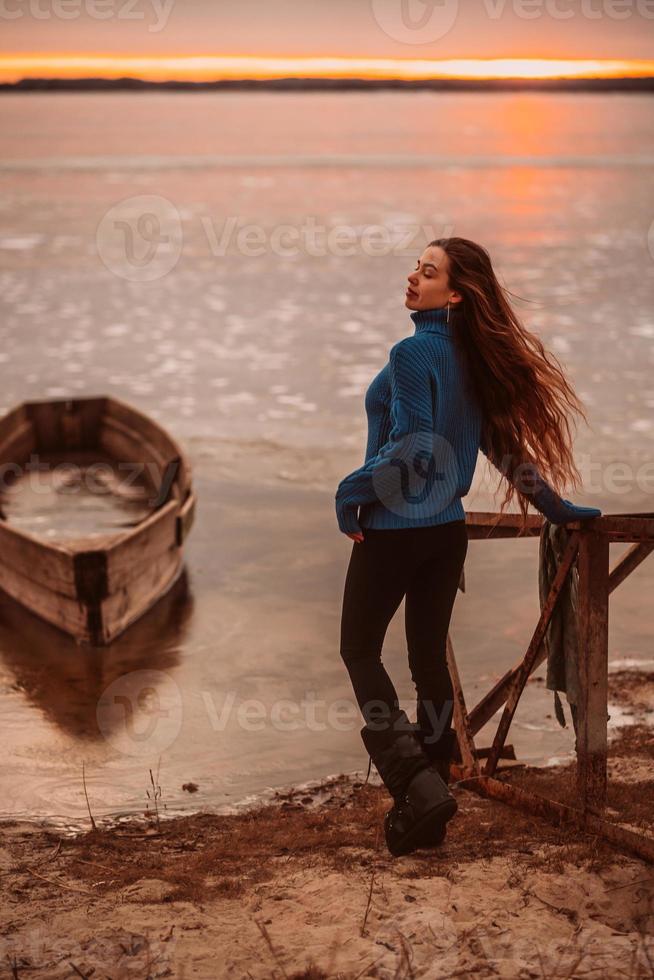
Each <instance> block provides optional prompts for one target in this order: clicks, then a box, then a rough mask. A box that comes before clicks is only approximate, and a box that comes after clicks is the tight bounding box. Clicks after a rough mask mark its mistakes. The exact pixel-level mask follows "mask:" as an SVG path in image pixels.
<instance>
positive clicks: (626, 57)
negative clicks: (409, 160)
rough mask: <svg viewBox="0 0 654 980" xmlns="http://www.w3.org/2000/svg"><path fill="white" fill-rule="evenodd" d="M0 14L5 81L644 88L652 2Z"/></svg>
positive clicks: (230, 5)
mask: <svg viewBox="0 0 654 980" xmlns="http://www.w3.org/2000/svg"><path fill="white" fill-rule="evenodd" d="M2 11H3V12H2V14H0V18H1V20H2V25H1V26H2V34H1V40H0V77H1V78H2V79H3V80H8V81H14V80H17V79H19V78H21V77H26V76H34V75H39V76H77V77H79V76H89V75H93V76H105V77H115V76H117V75H132V76H136V77H141V78H156V79H162V78H184V79H193V78H197V79H204V78H225V77H227V78H229V77H279V76H280V75H281V76H287V75H319V76H325V75H327V76H343V75H356V76H358V77H407V78H411V77H425V76H431V75H436V76H438V75H444V76H446V77H452V76H454V77H458V76H464V77H467V76H470V77H489V76H490V77H506V76H526V77H547V76H550V75H554V76H556V75H573V76H578V75H597V74H601V75H606V74H608V75H616V74H618V75H623V74H629V75H633V74H654V61H653V60H648V58H649V59H651V55H652V52H653V50H654V46H653V44H652V42H653V40H654V0H542V2H540V3H539V0H511V2H509V0H458V2H457V0H429V2H424V0H267V2H265V0H130V3H129V4H127V2H126V0H4V3H3V7H2ZM570 14H572V16H570ZM296 59H300V60H296ZM477 59H484V60H483V61H481V62H479V61H477Z"/></svg>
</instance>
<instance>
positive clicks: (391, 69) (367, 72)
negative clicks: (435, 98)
mask: <svg viewBox="0 0 654 980" xmlns="http://www.w3.org/2000/svg"><path fill="white" fill-rule="evenodd" d="M642 75H651V76H654V59H652V60H649V61H646V60H639V61H636V60H592V59H538V58H533V59H524V58H523V59H518V58H512V59H511V58H504V59H463V58H460V59H447V60H440V61H434V60H426V59H419V58H412V59H399V58H396V59H392V58H384V59H382V58H342V57H314V58H271V57H268V58H262V57H255V56H245V57H244V56H224V55H191V56H188V55H187V56H184V55H179V56H131V57H124V56H112V55H90V54H78V55H71V54H61V55H58V54H45V53H31V54H21V55H5V56H0V80H2V81H10V82H11V81H16V80H18V79H20V78H24V77H34V76H38V77H57V78H85V77H86V78H88V77H94V78H97V77H102V78H117V77H121V76H130V77H137V78H144V79H150V80H162V79H170V78H174V79H183V80H193V81H200V80H208V79H221V78H280V77H307V76H310V77H320V78H326V77H327V78H343V77H357V78H405V79H420V78H597V77H620V76H632V77H633V76H642Z"/></svg>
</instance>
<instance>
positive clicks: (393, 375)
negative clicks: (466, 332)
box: [335, 337, 433, 533]
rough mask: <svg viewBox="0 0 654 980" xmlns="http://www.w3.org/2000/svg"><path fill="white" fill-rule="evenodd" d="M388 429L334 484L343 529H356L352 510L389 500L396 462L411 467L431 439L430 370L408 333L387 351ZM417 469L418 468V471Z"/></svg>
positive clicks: (393, 493) (396, 479)
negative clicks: (364, 457) (374, 447)
mask: <svg viewBox="0 0 654 980" xmlns="http://www.w3.org/2000/svg"><path fill="white" fill-rule="evenodd" d="M389 364H390V382H391V406H390V416H391V424H392V427H391V431H390V433H389V436H388V440H387V441H386V442H385V443H384V445H383V446H382V447H381V448H380V450H379V452H378V453H377V454H376V455H375V456H373V457H372V458H371V459H369V460H368V461H367V462H366V463H364V464H363V466H360V467H359V468H358V469H356V470H354V471H353V472H352V473H350V474H349V475H348V476H346V477H344V478H343V479H342V480H341V482H340V483H339V485H338V488H337V490H336V497H335V500H336V516H337V520H338V526H339V528H340V530H341V531H343V532H344V533H347V532H350V533H352V532H356V531H360V530H361V527H360V526H359V521H358V515H357V510H358V508H359V506H361V505H362V504H368V503H373V502H374V501H377V500H380V501H382V503H386V505H387V506H388V504H389V503H390V504H391V506H392V501H393V498H394V497H395V496H397V493H398V483H399V482H400V477H399V476H398V468H402V467H406V470H405V471H411V470H414V471H415V472H419V469H416V467H415V463H416V459H417V457H418V455H424V453H425V452H427V453H429V451H430V449H431V441H432V425H433V412H432V398H431V372H430V370H429V364H428V362H427V361H426V360H425V358H424V355H423V353H422V352H421V350H420V348H419V347H418V346H417V345H415V343H414V342H413V340H412V338H409V337H407V338H405V339H404V340H401V341H399V342H398V343H397V344H395V345H394V346H393V347H392V348H391V351H390V355H389ZM421 475H422V474H421Z"/></svg>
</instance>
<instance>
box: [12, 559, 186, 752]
mask: <svg viewBox="0 0 654 980" xmlns="http://www.w3.org/2000/svg"><path fill="white" fill-rule="evenodd" d="M192 614H193V594H192V591H191V587H190V581H189V574H188V571H187V570H186V568H185V569H183V571H182V574H181V575H180V577H179V578H178V580H177V582H176V583H175V584H174V585H173V587H172V588H171V589H170V591H169V592H168V593H167V594H166V595H165V596H163V597H162V598H161V600H160V601H159V602H157V603H156V605H155V606H153V608H152V609H150V610H149V611H148V612H147V613H146V614H145V615H144V616H143V617H142V618H141V619H139V620H138V621H137V622H136V623H134V624H133V625H132V626H131V627H130V628H129V629H128V630H127V632H126V633H124V634H123V635H122V636H120V637H119V638H118V639H117V640H115V641H114V643H112V644H111V646H109V647H93V646H78V645H77V644H76V643H75V641H74V640H73V639H71V638H70V637H68V636H67V635H66V634H65V633H62V632H60V631H59V630H57V629H55V627H54V626H51V625H50V624H49V623H46V622H44V621H43V620H41V619H39V618H38V617H37V616H34V615H33V614H32V613H31V612H29V610H27V609H25V608H24V607H23V606H21V605H19V604H18V603H17V602H14V600H13V599H11V598H10V597H9V596H7V595H6V594H5V593H4V592H0V656H2V660H3V661H4V664H5V665H6V667H7V668H8V669H9V671H10V672H11V674H12V675H13V677H14V678H15V679H14V681H13V683H11V682H10V685H9V686H10V688H11V689H13V690H16V691H21V692H22V693H23V695H24V697H25V699H26V700H27V701H28V702H30V706H33V707H36V708H38V709H39V711H40V712H41V713H42V715H43V716H44V717H45V718H46V719H47V721H49V722H52V723H53V724H55V725H57V727H58V728H59V729H61V730H62V731H63V732H64V733H65V734H67V735H70V736H73V737H74V738H78V739H84V740H89V741H96V740H99V739H102V738H106V737H107V734H108V733H107V727H106V726H107V724H108V723H110V716H109V715H108V714H107V713H106V712H105V713H103V719H102V731H101V730H100V728H99V726H98V718H97V709H98V702H99V699H100V696H101V695H102V693H103V691H105V690H106V688H107V687H108V686H109V685H110V684H111V683H112V682H114V681H116V680H117V679H118V678H120V677H123V676H124V675H125V674H128V673H132V672H134V671H139V670H147V671H149V672H150V673H151V674H152V677H156V673H155V672H156V671H169V670H171V669H173V668H175V667H177V665H178V663H179V658H180V651H181V650H182V648H183V646H184V643H185V640H186V636H187V633H188V629H189V626H190V622H191V618H192ZM108 719H109V721H108ZM116 719H117V721H119V716H118V715H116Z"/></svg>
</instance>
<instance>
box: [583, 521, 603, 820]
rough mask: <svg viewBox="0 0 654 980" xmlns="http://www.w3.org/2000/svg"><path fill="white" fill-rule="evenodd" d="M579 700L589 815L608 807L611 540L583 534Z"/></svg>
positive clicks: (599, 534) (590, 532)
mask: <svg viewBox="0 0 654 980" xmlns="http://www.w3.org/2000/svg"><path fill="white" fill-rule="evenodd" d="M577 563H578V564H577V567H578V570H579V607H578V617H579V619H578V625H579V664H578V671H579V701H578V704H577V740H576V749H577V789H578V793H579V799H580V802H581V805H582V808H583V810H584V811H595V812H598V813H601V812H602V811H603V809H604V807H605V806H606V751H607V732H606V721H607V700H608V646H609V644H608V631H609V537H608V535H607V534H604V533H602V532H601V531H594V530H591V529H590V528H589V529H588V530H582V531H580V534H579V553H578V558H577Z"/></svg>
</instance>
